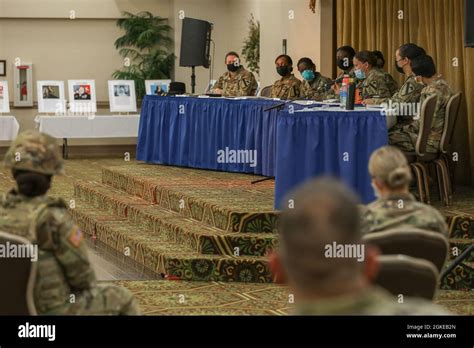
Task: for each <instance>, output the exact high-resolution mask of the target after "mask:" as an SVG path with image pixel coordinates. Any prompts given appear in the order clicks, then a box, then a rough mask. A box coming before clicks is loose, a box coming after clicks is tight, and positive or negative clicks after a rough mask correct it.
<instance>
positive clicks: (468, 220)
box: [446, 213, 474, 239]
mask: <svg viewBox="0 0 474 348" xmlns="http://www.w3.org/2000/svg"><path fill="white" fill-rule="evenodd" d="M446 220H447V223H448V226H449V237H450V238H454V239H474V218H473V217H471V216H469V215H465V214H459V215H454V214H452V213H449V214H447V215H446Z"/></svg>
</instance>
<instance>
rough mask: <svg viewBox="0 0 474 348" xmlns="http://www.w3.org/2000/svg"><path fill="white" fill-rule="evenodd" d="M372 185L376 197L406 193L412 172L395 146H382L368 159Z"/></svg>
mask: <svg viewBox="0 0 474 348" xmlns="http://www.w3.org/2000/svg"><path fill="white" fill-rule="evenodd" d="M369 173H370V176H371V177H372V186H373V187H374V191H375V193H376V195H377V196H378V197H386V196H388V195H390V194H393V193H408V192H409V190H408V188H409V186H410V182H411V180H412V174H411V170H410V167H409V165H408V162H407V159H406V157H405V155H404V154H403V153H402V152H401V151H400V150H399V149H398V148H396V147H393V146H384V147H382V148H380V149H378V150H376V151H374V153H373V154H372V156H371V157H370V160H369Z"/></svg>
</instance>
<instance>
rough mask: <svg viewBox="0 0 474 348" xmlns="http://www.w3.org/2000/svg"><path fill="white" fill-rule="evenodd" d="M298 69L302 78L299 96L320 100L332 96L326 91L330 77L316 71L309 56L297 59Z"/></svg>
mask: <svg viewBox="0 0 474 348" xmlns="http://www.w3.org/2000/svg"><path fill="white" fill-rule="evenodd" d="M298 71H299V72H300V74H301V77H302V78H303V82H302V84H301V96H302V97H303V98H306V99H312V100H316V101H322V100H325V99H331V98H333V96H332V93H328V92H327V86H328V84H330V83H331V79H330V78H328V77H325V76H323V75H321V73H319V72H317V71H316V64H314V63H313V61H312V60H311V59H310V58H301V59H300V60H299V61H298Z"/></svg>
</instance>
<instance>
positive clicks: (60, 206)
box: [0, 190, 96, 314]
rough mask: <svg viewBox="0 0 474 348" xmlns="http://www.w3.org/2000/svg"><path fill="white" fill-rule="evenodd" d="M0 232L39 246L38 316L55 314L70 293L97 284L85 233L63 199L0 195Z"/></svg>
mask: <svg viewBox="0 0 474 348" xmlns="http://www.w3.org/2000/svg"><path fill="white" fill-rule="evenodd" d="M0 230H1V231H3V232H7V233H10V234H13V235H17V236H21V237H23V238H25V239H27V240H29V241H30V242H31V243H32V244H33V245H37V246H38V261H37V262H38V264H37V278H36V285H35V290H34V298H35V304H36V308H37V310H38V313H40V314H42V313H48V312H51V311H53V312H54V310H55V309H57V308H59V307H61V306H63V305H64V304H66V303H68V301H69V300H70V296H71V294H73V293H76V292H79V291H82V290H87V289H90V288H91V287H93V286H94V284H95V283H96V278H95V274H94V272H93V270H92V268H91V265H90V263H89V260H88V257H87V253H86V249H85V248H86V247H85V244H84V243H83V242H82V239H83V235H82V232H81V231H80V230H79V229H78V228H77V227H76V226H75V224H74V223H73V221H72V219H71V218H70V217H69V215H68V212H67V205H66V202H65V201H64V200H62V199H55V198H51V197H48V196H46V195H44V196H39V197H34V198H29V197H26V196H23V195H20V194H18V193H17V192H16V191H15V190H12V191H10V192H9V193H8V194H3V195H0ZM35 230H36V233H35Z"/></svg>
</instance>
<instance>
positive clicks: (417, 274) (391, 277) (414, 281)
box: [375, 255, 439, 300]
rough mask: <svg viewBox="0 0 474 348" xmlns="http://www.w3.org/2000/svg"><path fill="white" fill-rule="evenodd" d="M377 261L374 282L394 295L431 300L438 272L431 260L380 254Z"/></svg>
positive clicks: (434, 292) (435, 287)
mask: <svg viewBox="0 0 474 348" xmlns="http://www.w3.org/2000/svg"><path fill="white" fill-rule="evenodd" d="M378 261H379V265H380V269H379V273H378V274H377V277H376V278H375V284H377V285H378V286H380V287H383V288H385V289H386V290H388V291H389V292H391V293H392V294H393V295H395V296H400V295H403V297H418V298H424V299H427V300H433V298H434V296H435V294H436V289H437V286H438V278H439V273H438V271H437V270H436V267H435V266H434V265H433V264H432V263H431V262H429V261H426V260H421V259H417V258H414V257H409V256H406V255H382V256H379V257H378Z"/></svg>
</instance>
